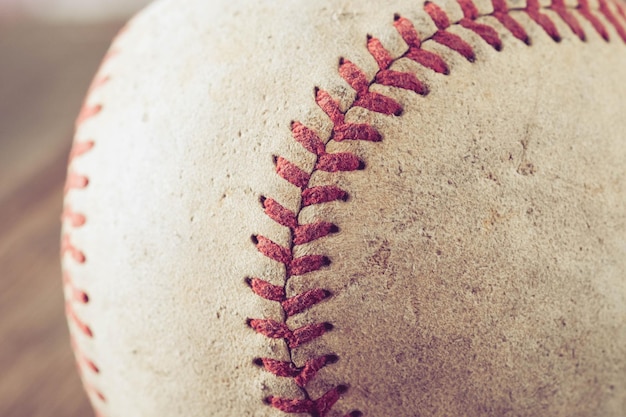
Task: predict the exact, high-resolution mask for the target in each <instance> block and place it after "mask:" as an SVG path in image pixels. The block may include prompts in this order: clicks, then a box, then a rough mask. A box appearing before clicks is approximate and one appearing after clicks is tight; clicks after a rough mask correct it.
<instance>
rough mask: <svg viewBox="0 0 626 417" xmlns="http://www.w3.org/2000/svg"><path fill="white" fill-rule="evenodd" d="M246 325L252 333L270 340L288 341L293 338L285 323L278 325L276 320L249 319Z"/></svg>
mask: <svg viewBox="0 0 626 417" xmlns="http://www.w3.org/2000/svg"><path fill="white" fill-rule="evenodd" d="M248 324H249V325H250V327H252V328H253V329H254V331H256V332H257V333H260V334H262V335H263V336H265V337H269V338H270V339H287V340H289V339H291V337H292V336H293V333H292V331H291V330H290V329H289V327H287V325H286V324H285V323H279V322H277V321H276V320H269V319H251V320H249V321H248Z"/></svg>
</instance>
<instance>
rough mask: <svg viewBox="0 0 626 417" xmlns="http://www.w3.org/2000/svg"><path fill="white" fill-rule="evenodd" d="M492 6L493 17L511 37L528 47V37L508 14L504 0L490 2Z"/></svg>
mask: <svg viewBox="0 0 626 417" xmlns="http://www.w3.org/2000/svg"><path fill="white" fill-rule="evenodd" d="M491 3H492V4H493V10H494V12H493V17H495V18H496V19H498V21H499V22H500V23H501V24H502V26H504V27H505V28H506V29H507V30H508V31H509V32H511V34H512V35H513V36H515V37H516V38H517V39H519V40H520V41H522V42H524V43H525V44H526V45H530V37H529V36H528V34H527V33H526V30H525V29H524V28H523V27H522V25H520V24H519V23H518V22H517V21H516V20H515V19H513V18H512V17H511V15H510V14H509V10H508V8H507V5H506V0H491Z"/></svg>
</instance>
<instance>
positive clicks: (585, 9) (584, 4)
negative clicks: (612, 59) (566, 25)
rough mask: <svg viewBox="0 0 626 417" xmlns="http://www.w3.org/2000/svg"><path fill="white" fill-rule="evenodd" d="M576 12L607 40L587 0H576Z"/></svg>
mask: <svg viewBox="0 0 626 417" xmlns="http://www.w3.org/2000/svg"><path fill="white" fill-rule="evenodd" d="M535 1H537V0H535ZM578 12H579V13H580V14H581V15H582V16H583V17H584V18H585V19H587V20H588V21H589V23H591V25H592V26H593V28H594V29H595V30H596V32H598V34H600V36H602V38H603V39H604V40H605V41H608V40H609V33H608V32H607V31H606V28H605V27H604V25H603V24H602V23H601V22H600V20H599V19H598V18H597V17H596V16H594V14H593V13H592V12H591V8H590V7H589V1H588V0H579V1H578Z"/></svg>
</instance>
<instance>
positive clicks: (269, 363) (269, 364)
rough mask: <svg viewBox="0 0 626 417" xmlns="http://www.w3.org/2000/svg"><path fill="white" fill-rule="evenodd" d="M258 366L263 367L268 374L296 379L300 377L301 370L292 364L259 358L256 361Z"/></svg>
mask: <svg viewBox="0 0 626 417" xmlns="http://www.w3.org/2000/svg"><path fill="white" fill-rule="evenodd" d="M254 363H255V364H256V365H258V366H262V367H263V368H265V370H267V371H268V372H271V373H273V374H274V375H276V376H280V377H284V378H295V377H296V376H298V375H300V370H299V369H298V368H297V367H296V366H295V365H294V364H293V363H292V362H283V361H277V360H275V359H271V358H258V359H255V360H254Z"/></svg>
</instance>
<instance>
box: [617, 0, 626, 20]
mask: <svg viewBox="0 0 626 417" xmlns="http://www.w3.org/2000/svg"><path fill="white" fill-rule="evenodd" d="M614 4H615V7H616V8H617V13H619V15H620V16H622V19H624V20H626V6H624V5H623V4H622V3H620V2H614Z"/></svg>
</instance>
